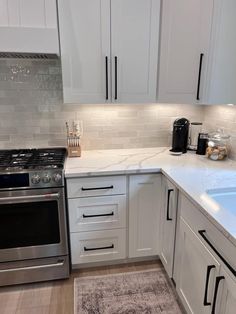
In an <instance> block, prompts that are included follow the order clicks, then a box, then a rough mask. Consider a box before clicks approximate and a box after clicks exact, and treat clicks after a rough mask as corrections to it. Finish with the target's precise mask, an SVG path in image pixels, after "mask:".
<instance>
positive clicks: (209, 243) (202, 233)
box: [198, 230, 236, 277]
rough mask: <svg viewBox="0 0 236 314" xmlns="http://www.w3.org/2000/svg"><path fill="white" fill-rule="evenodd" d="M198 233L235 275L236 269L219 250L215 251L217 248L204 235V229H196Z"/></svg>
mask: <svg viewBox="0 0 236 314" xmlns="http://www.w3.org/2000/svg"><path fill="white" fill-rule="evenodd" d="M198 233H199V234H200V235H201V237H202V238H203V239H204V240H205V241H206V243H207V244H208V245H209V246H210V248H211V249H212V250H213V251H214V252H215V253H216V255H217V256H219V258H220V259H221V260H222V261H223V263H224V264H225V265H226V266H227V267H228V269H229V270H230V271H231V273H232V274H233V275H234V276H235V277H236V270H235V269H234V268H233V267H232V266H231V265H230V264H229V263H228V262H227V261H226V259H225V258H224V257H223V256H222V255H221V254H220V252H218V251H217V249H216V248H215V247H214V245H213V244H212V243H211V242H210V241H209V240H208V239H207V237H206V235H205V233H206V230H198Z"/></svg>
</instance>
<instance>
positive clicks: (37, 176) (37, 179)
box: [31, 174, 40, 184]
mask: <svg viewBox="0 0 236 314" xmlns="http://www.w3.org/2000/svg"><path fill="white" fill-rule="evenodd" d="M31 182H32V183H33V184H39V182H40V176H39V175H38V174H34V175H33V176H32V178H31Z"/></svg>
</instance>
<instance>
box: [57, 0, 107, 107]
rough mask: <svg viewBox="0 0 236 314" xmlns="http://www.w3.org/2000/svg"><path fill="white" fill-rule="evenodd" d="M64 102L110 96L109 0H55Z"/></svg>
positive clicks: (100, 100) (104, 98) (101, 98)
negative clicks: (57, 12)
mask: <svg viewBox="0 0 236 314" xmlns="http://www.w3.org/2000/svg"><path fill="white" fill-rule="evenodd" d="M58 9H59V29H60V43H61V61H62V75H63V94H64V102H65V103H104V102H106V101H108V100H109V99H110V95H109V93H108V89H109V88H110V66H109V62H110V1H109V0H90V1H88V0H58Z"/></svg>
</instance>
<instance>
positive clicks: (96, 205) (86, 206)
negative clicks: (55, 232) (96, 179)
mask: <svg viewBox="0 0 236 314" xmlns="http://www.w3.org/2000/svg"><path fill="white" fill-rule="evenodd" d="M69 222H70V232H80V231H91V230H103V229H114V228H125V227H126V196H125V195H115V196H101V197H84V198H74V199H69Z"/></svg>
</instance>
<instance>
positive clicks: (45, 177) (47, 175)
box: [42, 174, 51, 183]
mask: <svg viewBox="0 0 236 314" xmlns="http://www.w3.org/2000/svg"><path fill="white" fill-rule="evenodd" d="M42 181H43V183H49V182H50V181H51V177H50V175H49V174H45V175H44V176H43V179H42Z"/></svg>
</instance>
